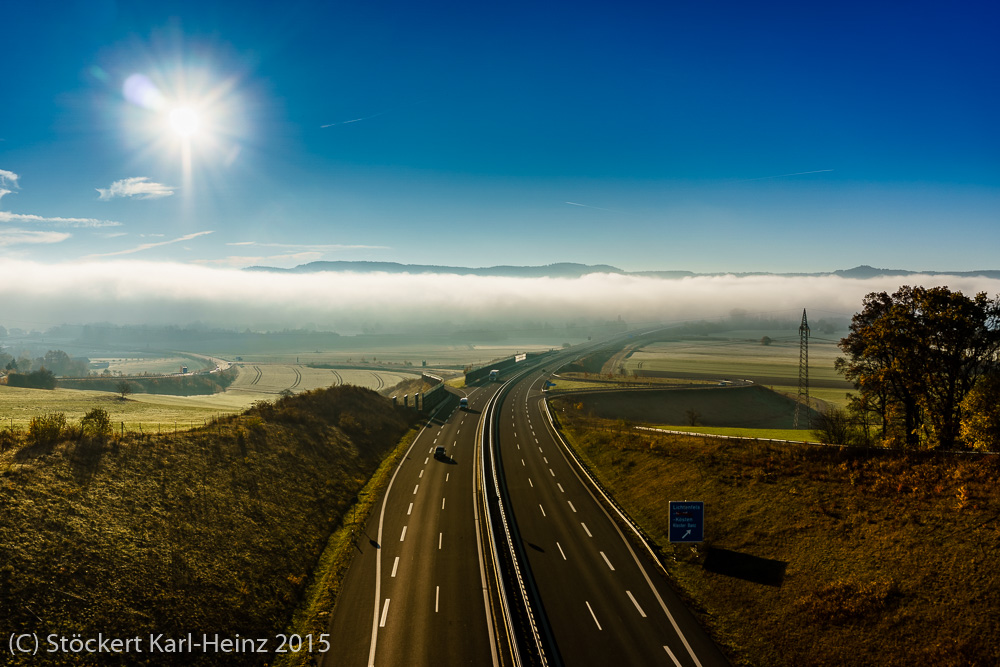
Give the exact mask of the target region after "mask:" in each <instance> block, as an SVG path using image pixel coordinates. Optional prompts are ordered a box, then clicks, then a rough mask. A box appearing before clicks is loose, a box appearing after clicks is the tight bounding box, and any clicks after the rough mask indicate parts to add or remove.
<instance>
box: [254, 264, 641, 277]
mask: <svg viewBox="0 0 1000 667" xmlns="http://www.w3.org/2000/svg"><path fill="white" fill-rule="evenodd" d="M245 270H246V271H276V272H281V273H317V272H320V271H335V272H348V271H350V272H354V273H377V272H382V273H410V274H413V273H438V274H441V273H443V274H455V275H460V276H508V277H516V278H542V277H546V278H579V277H580V276H584V275H587V274H588V273H625V271H622V270H621V269H619V268H615V267H613V266H607V265H606V264H597V265H588V264H573V263H568V262H564V263H560V264H548V265H546V266H490V267H485V268H470V267H464V266H437V265H432V264H399V263H397V262H310V263H308V264H300V265H299V266H296V267H295V268H292V269H277V268H273V267H268V266H251V267H248V268H247V269H245Z"/></svg>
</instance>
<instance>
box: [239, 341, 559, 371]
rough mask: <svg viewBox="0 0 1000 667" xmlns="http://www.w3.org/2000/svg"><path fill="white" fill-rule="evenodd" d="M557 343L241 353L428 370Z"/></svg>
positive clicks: (265, 359)
mask: <svg viewBox="0 0 1000 667" xmlns="http://www.w3.org/2000/svg"><path fill="white" fill-rule="evenodd" d="M561 343H562V341H559V343H554V344H552V345H542V344H532V343H528V344H521V345H458V344H448V343H442V344H440V345H433V344H430V343H420V344H414V345H406V344H394V345H392V346H386V347H378V348H372V347H357V348H352V347H350V346H348V345H346V344H345V346H344V347H340V348H337V349H335V350H326V351H315V350H311V351H306V350H303V351H298V352H289V353H283V354H241V355H240V356H241V358H242V359H243V361H244V362H246V363H278V364H344V363H352V364H357V363H373V364H399V365H400V366H402V365H403V364H404V363H406V362H409V363H411V364H413V366H412V367H409V366H408V367H405V368H401V370H413V371H416V372H418V373H419V372H420V371H421V370H429V369H431V368H433V367H435V366H441V367H447V368H459V369H461V368H462V367H463V366H466V365H470V364H471V365H473V366H482V365H484V364H486V363H487V362H490V361H493V360H495V359H503V358H505V357H510V356H512V355H514V354H517V353H520V352H544V351H546V350H549V349H551V348H553V347H558V346H559V345H560V344H561ZM220 354H224V355H229V356H226V358H232V357H231V355H232V354H233V353H232V351H227V352H225V353H220ZM424 361H426V362H427V368H422V367H421V364H422V362H424Z"/></svg>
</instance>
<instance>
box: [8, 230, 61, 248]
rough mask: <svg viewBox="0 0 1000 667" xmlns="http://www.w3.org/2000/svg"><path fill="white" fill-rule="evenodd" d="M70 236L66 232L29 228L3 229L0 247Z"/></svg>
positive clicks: (38, 242)
mask: <svg viewBox="0 0 1000 667" xmlns="http://www.w3.org/2000/svg"><path fill="white" fill-rule="evenodd" d="M70 236H71V234H67V233H66V232H46V231H36V230H31V229H5V230H3V234H0V247H10V246H15V245H37V244H45V243H59V242H61V241H65V240H66V239H68V238H69V237H70Z"/></svg>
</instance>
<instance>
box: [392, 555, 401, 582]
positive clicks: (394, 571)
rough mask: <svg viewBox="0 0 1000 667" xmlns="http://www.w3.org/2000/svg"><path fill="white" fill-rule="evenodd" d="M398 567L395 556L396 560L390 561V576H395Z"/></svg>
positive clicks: (397, 559)
mask: <svg viewBox="0 0 1000 667" xmlns="http://www.w3.org/2000/svg"><path fill="white" fill-rule="evenodd" d="M397 567H399V556H396V560H394V561H392V574H391V575H390V576H392V577H395V576H396V568H397Z"/></svg>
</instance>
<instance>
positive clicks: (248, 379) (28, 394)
mask: <svg viewBox="0 0 1000 667" xmlns="http://www.w3.org/2000/svg"><path fill="white" fill-rule="evenodd" d="M258 371H259V372H258ZM414 376H416V377H419V372H417V373H415V374H411V373H407V372H398V373H396V372H385V371H367V370H340V371H336V372H334V371H331V370H327V369H314V368H307V367H305V366H295V365H281V364H258V365H256V366H255V365H250V364H246V365H242V366H240V375H239V377H237V379H236V381H235V382H233V384H232V385H231V386H230V387H229V389H228V390H227V391H225V392H222V393H218V394H211V395H205V396H166V395H161V394H132V395H130V396H129V397H128V400H125V401H122V400H120V398H119V396H118V395H117V394H112V393H109V392H102V391H82V390H75V389H59V388H56V389H53V390H45V389H23V388H20V387H7V386H5V385H0V428H3V427H8V428H9V427H17V428H26V427H27V426H28V423H29V422H30V421H31V418H32V417H34V416H37V415H40V414H48V413H54V412H62V413H64V414H65V415H66V418H67V419H68V420H69V421H71V422H75V421H79V419H80V418H81V417H83V415H85V414H86V413H87V412H88V411H89V410H91V409H92V408H95V407H100V408H103V409H105V410H107V411H108V413H109V414H110V415H111V420H112V422H113V423H114V424H115V425H116V426H119V427H120V426H121V424H122V423H124V425H125V426H124V428H125V429H126V430H139V429H142V431H143V432H147V433H149V432H153V433H157V432H168V431H173V429H174V428H177V429H178V430H180V429H185V428H192V427H194V426H200V425H204V424H205V423H206V422H207V421H208V420H210V419H213V418H215V417H218V416H220V415H225V414H233V413H236V412H240V411H242V410H245V409H247V408H249V407H250V406H251V405H252V404H253V403H254V402H255V401H259V400H274V399H275V398H277V397H278V395H279V394H280V393H281V391H282V390H285V389H288V390H290V391H292V392H302V391H308V390H311V389H319V388H324V387H329V386H332V385H337V384H354V385H357V386H368V387H370V388H373V389H375V388H385V387H388V386H392V385H393V384H396V383H398V382H400V381H402V380H404V379H408V378H413V377H414ZM255 380H256V381H255Z"/></svg>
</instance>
